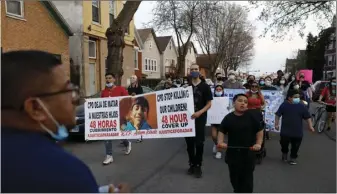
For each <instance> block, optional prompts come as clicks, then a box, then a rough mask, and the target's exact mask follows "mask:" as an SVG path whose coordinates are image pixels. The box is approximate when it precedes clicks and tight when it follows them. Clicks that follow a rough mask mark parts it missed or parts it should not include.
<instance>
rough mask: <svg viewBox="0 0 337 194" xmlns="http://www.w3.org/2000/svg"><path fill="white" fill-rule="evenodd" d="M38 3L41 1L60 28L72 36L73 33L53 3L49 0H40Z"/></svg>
mask: <svg viewBox="0 0 337 194" xmlns="http://www.w3.org/2000/svg"><path fill="white" fill-rule="evenodd" d="M40 3H42V5H44V6H45V7H46V8H47V10H48V12H49V13H50V15H51V16H52V17H53V18H54V19H55V21H56V22H57V23H58V24H59V25H60V27H61V28H62V30H63V31H64V32H65V33H66V34H67V35H68V36H72V35H73V34H74V33H73V32H72V30H71V28H70V26H69V25H68V23H67V22H66V20H65V19H64V18H63V16H62V15H61V13H60V12H59V11H58V10H57V8H56V7H55V5H54V4H53V3H52V2H51V1H40Z"/></svg>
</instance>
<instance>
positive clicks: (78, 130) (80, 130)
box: [69, 86, 154, 140]
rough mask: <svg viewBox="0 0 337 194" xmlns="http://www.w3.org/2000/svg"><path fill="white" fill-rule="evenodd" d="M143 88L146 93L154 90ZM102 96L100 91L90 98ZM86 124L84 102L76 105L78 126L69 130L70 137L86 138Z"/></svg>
mask: <svg viewBox="0 0 337 194" xmlns="http://www.w3.org/2000/svg"><path fill="white" fill-rule="evenodd" d="M142 88H143V93H144V94H146V93H150V92H154V90H152V89H151V88H149V87H146V86H142ZM100 97H101V92H98V93H96V94H94V95H92V96H89V97H88V98H100ZM84 125H85V114H84V104H81V105H79V106H77V107H76V126H75V127H74V128H73V129H71V130H70V131H69V135H70V137H80V138H82V137H83V138H84ZM83 140H84V139H83Z"/></svg>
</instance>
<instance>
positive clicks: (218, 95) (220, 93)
mask: <svg viewBox="0 0 337 194" xmlns="http://www.w3.org/2000/svg"><path fill="white" fill-rule="evenodd" d="M222 94H223V93H222V92H215V96H217V97H220V96H222Z"/></svg>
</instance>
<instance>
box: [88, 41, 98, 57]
mask: <svg viewBox="0 0 337 194" xmlns="http://www.w3.org/2000/svg"><path fill="white" fill-rule="evenodd" d="M89 58H90V59H96V41H94V40H89Z"/></svg>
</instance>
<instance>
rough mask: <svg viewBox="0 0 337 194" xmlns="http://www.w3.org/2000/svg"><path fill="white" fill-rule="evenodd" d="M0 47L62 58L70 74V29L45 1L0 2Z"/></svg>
mask: <svg viewBox="0 0 337 194" xmlns="http://www.w3.org/2000/svg"><path fill="white" fill-rule="evenodd" d="M1 30H2V31H1V47H2V51H3V52H7V51H13V50H23V49H36V50H42V51H47V52H50V53H53V54H55V55H57V56H59V57H61V58H62V61H63V63H64V64H65V65H67V66H68V67H69V68H68V75H70V65H69V64H70V58H69V41H68V40H69V36H71V35H72V32H71V30H70V28H69V26H68V24H67V23H66V22H65V20H64V19H63V18H62V16H61V15H60V14H59V12H58V11H57V9H56V8H55V7H54V6H53V4H51V3H49V2H48V1H6V2H2V3H1Z"/></svg>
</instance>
